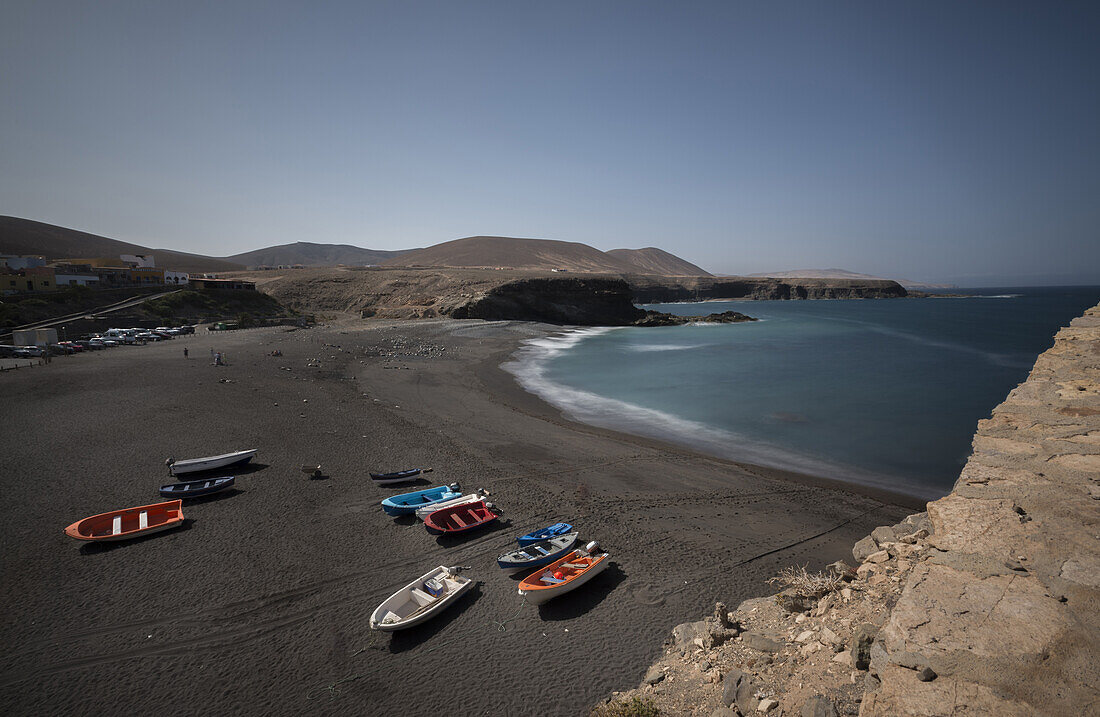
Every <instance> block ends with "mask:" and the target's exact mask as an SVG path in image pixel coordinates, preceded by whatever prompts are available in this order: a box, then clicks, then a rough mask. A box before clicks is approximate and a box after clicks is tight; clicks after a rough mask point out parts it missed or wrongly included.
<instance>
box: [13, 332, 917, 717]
mask: <svg viewBox="0 0 1100 717" xmlns="http://www.w3.org/2000/svg"><path fill="white" fill-rule="evenodd" d="M551 330H555V329H554V328H553V327H546V326H539V325H532V324H522V323H506V322H502V323H484V322H476V321H469V322H457V321H422V322H407V323H405V322H377V323H369V324H363V322H357V323H356V324H354V325H351V324H348V325H346V326H339V325H337V326H331V327H324V328H316V329H309V330H299V331H293V332H286V331H285V330H284V329H281V328H278V329H255V330H248V331H240V332H232V333H223V334H205V333H203V334H199V335H196V336H191V337H184V338H180V339H177V340H173V341H169V342H164V343H160V344H154V345H148V346H143V347H119V348H116V349H111V350H107V351H100V352H95V353H93V354H90V355H77V356H71V357H63V358H60V359H57V360H55V361H54V362H53V363H52V364H51V365H50V366H48V367H41V368H33V369H29V370H19V371H9V372H4V373H2V374H0V389H2V391H3V394H4V399H3V400H2V401H0V420H2V422H3V425H4V430H3V432H2V435H0V446H2V450H3V457H4V460H3V462H2V463H0V485H2V486H3V495H4V501H3V507H2V512H0V537H2V540H3V545H4V557H3V562H2V564H3V580H2V585H0V600H2V605H3V610H4V616H5V620H4V623H3V627H2V628H0V639H2V641H3V644H4V645H5V646H6V647H7V649H6V650H5V651H4V653H3V658H2V660H0V704H2V705H4V707H5V711H6V712H7V713H9V714H31V713H34V714H45V713H59V712H71V713H75V714H103V713H149V712H153V711H154V710H160V709H163V708H164V707H165V705H171V706H172V710H173V711H174V712H180V713H183V714H200V713H203V714H212V713H218V714H298V713H302V712H304V711H307V710H308V711H318V712H322V713H325V714H356V715H359V714H384V713H392V712H398V713H405V714H416V715H419V714H426V715H434V714H441V713H446V714H486V715H501V714H514V715H526V714H555V715H556V714H563V715H573V714H583V713H585V712H586V711H587V708H588V707H590V706H591V705H593V704H595V703H596V702H597V701H598V700H600V699H601V698H603V697H604V696H606V695H607V694H608V693H610V692H611V691H612V690H616V689H623V688H627V687H631V686H634V685H636V684H637V683H638V682H639V681H640V679H641V677H642V675H643V673H644V671H645V670H646V668H647V667H648V665H649V664H650V662H651V661H652V659H653V658H654V657H655V656H657V655H658V654H659V652H660V647H661V642H662V640H664V639H665V637H666V636H667V635H668V634H669V632H670V630H671V628H672V627H673V626H674V625H676V624H677V623H679V622H683V621H685V620H689V619H697V618H698V617H699V616H700V615H702V614H704V613H709V612H710V611H711V610H712V609H713V604H714V601H715V600H722V601H724V602H726V603H727V604H729V605H731V606H733V605H735V604H736V603H737V602H739V601H740V600H742V599H744V598H748V597H753V596H759V595H763V594H766V593H768V592H769V589H768V586H767V585H765V584H764V580H765V579H767V578H768V577H771V576H772V575H774V574H775V573H776V572H777V570H778V569H779V568H780V567H782V566H786V565H792V564H804V563H808V564H809V565H810V567H811V569H813V568H820V567H821V566H823V565H824V564H826V563H828V562H831V561H833V560H837V559H842V558H847V559H849V560H850V559H851V555H850V550H851V546H852V544H853V543H854V542H855V541H856V540H858V539H859V538H861V537H863V536H864V535H866V534H868V533H869V532H870V530H871V529H873V528H874V527H875V526H877V525H883V524H890V523H894V522H897V521H898V520H899V519H900V518H901V517H902V516H904V515H905V514H906V513H907V512H912V510H911V507H912V505H911V503H910V504H909V505H908V506H904V505H899V504H897V503H896V502H894V501H895V500H897V501H903V500H905V499H901V498H897V499H895V498H893V497H891V496H888V495H881V494H880V495H875V494H870V493H867V492H866V491H863V492H857V491H859V490H860V489H857V488H855V487H848V488H838V487H837V486H836V484H833V483H829V482H827V481H820V480H815V479H813V478H810V477H806V476H795V475H791V474H785V473H782V472H780V471H773V470H766V469H762V468H758V467H752V466H743V465H738V464H735V463H732V462H729V461H725V460H720V459H716V458H711V457H708V456H703V455H699V454H697V453H693V452H691V451H689V450H686V449H682V448H678V447H675V446H671V445H664V444H661V443H659V442H655V441H648V440H644V439H639V438H634V437H631V436H625V435H622V434H618V433H614V432H611V431H606V430H602V429H598V428H593V427H589V426H584V425H580V424H577V423H574V422H572V421H569V420H567V419H565V418H563V417H562V416H561V415H560V414H559V413H558V412H557V411H556V410H555V409H553V408H552V407H550V406H548V405H546V404H545V403H543V402H541V401H540V400H538V399H537V398H535V397H534V396H531V395H530V394H527V393H526V392H524V391H522V390H521V389H520V388H519V387H518V386H517V385H516V384H515V382H514V381H513V380H512V377H511V376H510V375H509V374H507V373H505V372H504V371H502V370H501V369H500V368H499V365H500V363H502V362H503V361H504V360H506V358H507V357H508V355H509V354H510V353H511V352H512V351H513V350H514V349H515V347H516V345H517V343H518V342H519V341H520V340H522V339H524V338H528V337H533V336H537V335H541V334H544V333H546V332H547V331H551ZM185 346H186V347H188V349H189V350H190V358H189V359H184V358H183V348H184V347H185ZM211 348H216V349H218V350H222V351H225V352H227V353H228V358H229V364H230V365H228V366H224V367H215V366H212V365H210V364H211V362H210V358H209V351H210V349H211ZM274 349H279V350H281V351H282V353H283V356H281V357H272V356H269V355H268V354H269V353H270V352H271V351H272V350H274ZM387 354H397V355H387ZM310 363H313V364H315V365H313V366H310V365H309V364H310ZM316 364H319V365H316ZM240 448H258V449H259V454H258V456H257V460H256V462H255V464H254V465H252V466H250V467H249V468H248V469H246V470H238V471H237V472H236V473H235V475H237V484H236V487H235V488H234V489H232V490H230V491H226V492H223V493H221V494H218V495H216V496H211V497H209V498H206V499H198V500H195V501H189V502H187V503H186V504H185V507H184V513H185V515H186V517H187V521H186V524H185V526H184V528H183V529H180V530H176V531H171V532H167V533H163V534H159V535H154V536H151V537H149V538H146V539H139V540H135V541H130V542H127V543H116V544H112V545H109V546H104V545H91V544H82V543H78V542H76V541H73V540H71V539H69V538H67V537H66V536H65V535H64V534H63V533H62V530H63V528H64V527H65V526H66V525H68V524H69V523H71V522H73V521H75V520H77V519H79V518H82V517H85V516H88V515H92V514H94V513H99V512H103V511H106V510H110V509H113V508H121V507H128V506H135V505H143V504H147V503H153V502H157V501H158V500H159V498H158V495H157V492H156V489H157V487H158V486H159V485H161V484H163V483H167V482H171V481H170V480H168V479H167V475H166V473H167V471H166V469H165V466H164V459H165V458H167V457H169V456H174V457H176V458H189V457H196V456H201V455H210V454H214V453H220V452H224V451H229V450H235V449H240ZM309 463H313V464H316V463H320V464H321V465H322V466H323V469H324V473H325V476H324V477H323V478H322V479H317V480H313V479H310V478H308V477H306V476H305V475H304V474H303V473H302V472H301V471H300V470H299V467H300V466H301V465H304V464H309ZM427 466H431V467H433V468H434V469H435V470H434V473H432V474H429V476H428V477H429V478H431V483H430V484H432V485H438V484H440V483H444V482H446V483H450V482H454V481H457V482H459V483H460V484H461V485H462V487H463V489H465V490H466V491H471V490H473V489H474V488H477V487H484V488H487V489H488V490H490V491H491V492H492V500H493V501H494V502H495V503H496V504H497V505H498V506H499V507H500V508H501V509H502V510H503V511H504V520H502V521H499V524H498V525H497V526H496V527H495V528H493V529H490V530H488V531H485V532H481V533H475V534H473V535H470V536H469V537H468V538H466V539H463V540H451V541H445V540H442V539H440V540H437V539H435V538H433V537H432V536H430V535H429V534H428V533H427V532H426V531H425V530H424V529H423V527H422V525H421V524H420V523H419V522H415V521H413V520H410V519H397V520H394V519H392V518H389V517H387V516H386V515H385V514H383V513H382V511H381V510H380V508H379V506H378V502H379V501H380V500H381V499H382V498H383V497H385V496H387V495H391V494H394V493H399V492H404V491H406V490H413V489H416V488H418V487H425V486H427V485H429V483H428V482H424V483H422V484H420V485H413V486H410V487H404V486H397V487H392V488H381V487H377V486H374V485H372V484H371V482H370V479H369V478H368V476H367V472H368V471H370V470H374V471H390V470H400V469H404V468H409V467H427ZM559 520H564V521H567V522H571V523H573V524H574V525H575V526H576V527H577V528H578V529H579V530H580V532H581V537H582V538H583V539H585V540H588V539H593V538H594V539H598V540H599V541H600V542H601V544H602V545H603V546H604V547H605V548H606V549H607V550H608V551H609V552H610V553H611V556H612V560H613V562H614V564H613V566H612V567H611V568H610V569H609V570H607V571H606V572H605V573H604V574H602V575H601V576H599V577H598V578H597V579H595V580H594V581H593V582H592V583H590V584H589V585H587V586H585V587H584V588H582V589H580V590H578V591H577V592H575V593H572V594H570V595H568V596H565V597H562V598H559V599H557V600H553V601H551V602H549V603H547V604H546V605H543V606H541V607H532V606H528V605H525V604H522V603H521V601H520V598H519V596H518V595H517V594H516V583H517V581H518V578H513V577H510V576H509V575H507V574H505V573H504V572H503V571H501V570H499V569H498V568H497V567H496V563H495V558H496V556H497V555H498V554H499V553H502V552H505V551H506V550H508V549H510V547H511V546H514V536H516V535H520V534H523V533H526V532H528V531H529V530H531V529H534V528H538V527H541V526H544V525H548V524H550V523H554V522H557V521H559ZM436 565H468V566H470V568H471V569H470V571H469V572H468V573H466V574H467V575H470V576H472V577H473V578H474V579H475V580H477V581H478V583H479V584H478V586H477V587H476V588H475V589H474V590H472V591H471V592H470V593H468V594H467V595H466V596H464V597H463V598H462V599H461V600H460V601H459V602H458V603H457V604H456V605H455V606H454V607H452V608H450V609H449V610H448V611H447V612H446V613H444V614H443V615H442V616H440V617H439V618H436V619H434V620H432V621H430V622H428V623H426V624H425V625H423V626H421V627H418V628H414V629H411V630H408V631H404V632H400V633H395V634H393V635H392V636H391V635H387V634H382V633H372V632H371V630H370V629H369V627H368V618H369V616H370V614H371V612H372V611H373V610H374V608H375V607H376V606H377V605H378V604H379V603H380V602H381V601H382V600H384V599H385V598H386V597H387V596H389V595H390V594H391V593H392V592H393V591H394V590H396V589H397V588H398V587H400V586H402V585H404V584H406V583H407V582H409V581H410V580H412V579H413V578H415V577H417V576H418V575H420V574H422V573H424V572H426V571H427V570H428V569H429V568H431V567H433V566H436ZM338 680H344V681H342V682H340V683H339V684H338V685H336V687H335V690H332V689H329V687H331V686H332V685H334V683H336V682H337V681H338Z"/></svg>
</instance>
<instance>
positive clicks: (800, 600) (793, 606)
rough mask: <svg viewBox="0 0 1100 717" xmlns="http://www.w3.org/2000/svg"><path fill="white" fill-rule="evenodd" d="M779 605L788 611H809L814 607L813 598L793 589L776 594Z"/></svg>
mask: <svg viewBox="0 0 1100 717" xmlns="http://www.w3.org/2000/svg"><path fill="white" fill-rule="evenodd" d="M775 601H776V602H777V603H779V607H781V608H783V609H784V610H786V611H787V612H808V611H809V610H810V609H811V608H812V607H813V599H812V598H809V597H806V596H805V595H799V594H798V593H796V592H795V591H793V590H784V591H782V592H781V593H779V594H778V595H776V596H775Z"/></svg>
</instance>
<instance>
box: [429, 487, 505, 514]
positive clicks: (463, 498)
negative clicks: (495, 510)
mask: <svg viewBox="0 0 1100 717" xmlns="http://www.w3.org/2000/svg"><path fill="white" fill-rule="evenodd" d="M487 495H489V491H487V490H485V489H483V488H478V489H477V493H467V494H466V495H460V496H459V497H457V498H452V499H450V500H444V501H442V502H439V503H433V504H431V505H426V506H424V507H423V508H417V509H416V517H417V519H419V520H424V519H425V518H427V517H428V516H429V515H431V514H432V513H434V512H435V511H437V510H440V509H441V508H450V507H451V506H453V505H465V504H466V503H476V502H478V501H479V500H481V499H483V498H484V497H485V496H487Z"/></svg>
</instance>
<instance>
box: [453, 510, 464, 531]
mask: <svg viewBox="0 0 1100 717" xmlns="http://www.w3.org/2000/svg"><path fill="white" fill-rule="evenodd" d="M451 520H453V521H454V522H455V523H458V527H460V528H465V527H466V521H465V520H463V519H462V518H460V517H459V515H458V513H451Z"/></svg>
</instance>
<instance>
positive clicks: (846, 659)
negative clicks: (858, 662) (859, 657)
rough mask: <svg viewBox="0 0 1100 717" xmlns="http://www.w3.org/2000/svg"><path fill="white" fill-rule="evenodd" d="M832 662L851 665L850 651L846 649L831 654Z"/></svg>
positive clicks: (846, 665)
mask: <svg viewBox="0 0 1100 717" xmlns="http://www.w3.org/2000/svg"><path fill="white" fill-rule="evenodd" d="M833 662H835V663H837V664H838V665H844V666H845V667H851V666H852V653H850V652H848V651H844V652H838V653H836V654H835V655H833Z"/></svg>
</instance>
